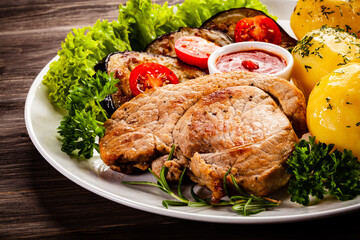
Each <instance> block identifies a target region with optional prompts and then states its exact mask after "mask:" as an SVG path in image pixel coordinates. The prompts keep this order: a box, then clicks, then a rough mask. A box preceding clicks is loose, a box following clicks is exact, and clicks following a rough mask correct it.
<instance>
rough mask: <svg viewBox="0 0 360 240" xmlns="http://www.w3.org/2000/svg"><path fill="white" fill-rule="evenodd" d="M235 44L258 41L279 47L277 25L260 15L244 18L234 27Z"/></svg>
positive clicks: (279, 36) (279, 37)
mask: <svg viewBox="0 0 360 240" xmlns="http://www.w3.org/2000/svg"><path fill="white" fill-rule="evenodd" d="M234 35H235V42H243V41H260V42H269V43H273V44H277V45H279V44H280V43H281V32H280V29H279V27H278V25H277V24H276V23H275V22H274V20H272V19H271V18H269V17H266V16H263V15H260V16H256V17H253V18H244V19H241V20H240V21H239V22H237V24H236V27H235V33H234Z"/></svg>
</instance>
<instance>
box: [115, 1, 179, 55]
mask: <svg viewBox="0 0 360 240" xmlns="http://www.w3.org/2000/svg"><path fill="white" fill-rule="evenodd" d="M175 7H176V6H168V3H167V2H165V3H164V5H162V6H161V5H159V4H156V3H151V0H129V1H128V2H127V3H126V6H124V5H120V7H119V22H122V21H125V22H128V23H129V24H130V27H129V29H130V34H129V35H130V42H131V46H132V48H133V49H134V50H139V51H140V50H142V49H143V48H144V47H145V46H146V45H147V44H148V43H150V42H151V41H152V40H154V39H155V38H156V37H157V36H159V35H162V34H165V33H168V32H171V31H175V30H177V29H179V27H183V26H186V24H185V23H184V22H183V21H182V20H181V19H180V18H179V17H177V16H176V15H175V13H174V12H175V9H174V8H175Z"/></svg>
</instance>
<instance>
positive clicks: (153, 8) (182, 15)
mask: <svg viewBox="0 0 360 240" xmlns="http://www.w3.org/2000/svg"><path fill="white" fill-rule="evenodd" d="M239 7H247V8H254V9H257V10H260V11H263V12H264V13H266V14H268V15H270V14H269V12H268V10H267V9H266V6H265V5H263V4H262V3H261V2H260V1H259V0H185V1H184V2H183V3H182V4H177V5H174V6H170V7H169V6H168V4H167V2H165V3H164V5H162V6H161V5H159V4H156V3H151V0H129V1H128V2H127V3H126V6H123V5H120V8H119V22H121V21H124V22H128V23H129V30H130V42H131V46H132V48H133V49H134V50H138V51H141V50H143V49H144V48H145V47H146V46H147V45H148V44H149V43H150V42H151V41H153V40H155V39H156V38H157V37H158V36H160V35H163V34H165V33H168V32H171V31H176V30H178V29H179V27H199V26H200V25H201V24H202V23H203V22H204V21H206V20H207V19H209V18H210V17H212V16H214V15H215V14H216V13H218V12H221V11H226V10H229V9H232V8H239ZM270 16H271V15H270Z"/></svg>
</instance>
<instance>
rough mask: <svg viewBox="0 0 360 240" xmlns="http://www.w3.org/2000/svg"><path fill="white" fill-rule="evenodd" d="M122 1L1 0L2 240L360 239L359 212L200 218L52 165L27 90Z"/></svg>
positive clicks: (112, 16)
mask: <svg viewBox="0 0 360 240" xmlns="http://www.w3.org/2000/svg"><path fill="white" fill-rule="evenodd" d="M157 2H158V3H161V1H157ZM174 2H177V1H170V4H171V3H174ZM121 3H124V1H123V0H122V1H110V0H63V1H60V0H1V1H0V82H1V87H0V124H1V127H0V239H264V238H267V239H269V238H270V239H272V238H276V239H313V238H319V239H335V238H337V239H339V238H343V239H359V238H360V234H359V229H358V228H357V227H358V223H357V221H358V220H357V217H358V216H359V213H360V212H359V211H355V212H350V213H344V214H341V215H337V216H330V217H327V218H322V219H315V220H309V221H303V222H296V223H283V224H267V225H232V224H214V223H203V222H193V221H187V220H181V219H176V218H170V217H164V216H160V215H156V214H150V213H147V212H143V211H139V210H136V209H132V208H129V207H126V206H123V205H121V204H117V203H114V202H112V201H109V200H107V199H104V198H102V197H100V196H98V195H96V194H94V193H92V192H89V191H87V190H85V189H83V188H81V187H80V186H78V185H76V184H75V183H73V182H72V181H70V180H68V179H67V178H66V177H64V176H63V175H61V174H60V173H59V172H57V171H56V170H55V169H54V168H53V167H51V166H50V165H49V164H48V163H47V161H46V160H45V159H44V158H43V157H42V156H41V155H40V154H39V153H38V151H37V150H36V148H35V147H34V145H33V144H32V142H31V140H30V138H29V136H28V133H27V131H26V128H25V122H24V104H25V100H26V96H27V92H28V90H29V88H30V86H31V84H32V82H33V80H34V79H35V77H36V76H37V74H38V73H39V72H40V70H41V69H42V68H43V67H44V66H45V65H46V63H48V62H49V61H50V60H51V59H52V58H53V57H54V56H55V55H56V54H57V51H58V50H59V49H60V43H61V42H62V41H63V40H64V39H65V36H66V35H67V33H68V32H69V31H70V30H71V29H72V28H73V27H82V26H87V25H92V24H93V23H95V21H96V20H97V19H99V18H100V19H109V20H115V19H116V18H117V14H118V5H119V4H121Z"/></svg>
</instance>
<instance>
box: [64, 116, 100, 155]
mask: <svg viewBox="0 0 360 240" xmlns="http://www.w3.org/2000/svg"><path fill="white" fill-rule="evenodd" d="M104 131H105V129H104V127H102V126H99V124H98V122H97V121H96V119H95V116H94V114H92V113H91V112H89V111H86V110H85V109H83V110H81V111H79V110H74V113H73V115H67V116H65V117H64V118H63V120H62V121H61V123H60V126H59V128H58V133H59V134H60V136H61V137H62V138H61V142H62V148H61V150H62V151H63V152H66V153H67V154H69V155H72V154H74V152H75V151H77V153H75V154H77V155H78V156H83V157H85V158H91V157H92V156H93V151H94V149H95V150H97V151H99V146H98V144H96V143H95V139H96V137H97V136H102V135H103V133H104Z"/></svg>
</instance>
